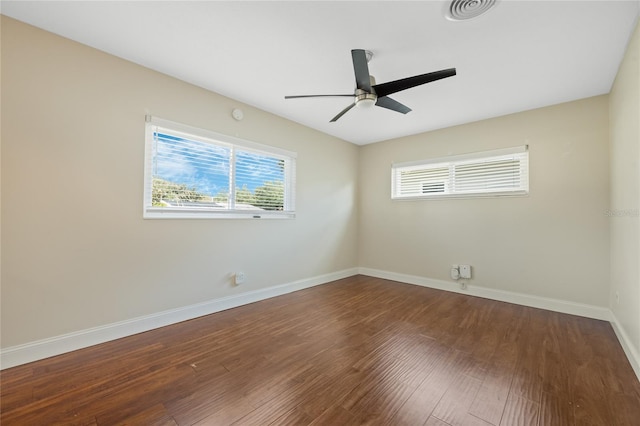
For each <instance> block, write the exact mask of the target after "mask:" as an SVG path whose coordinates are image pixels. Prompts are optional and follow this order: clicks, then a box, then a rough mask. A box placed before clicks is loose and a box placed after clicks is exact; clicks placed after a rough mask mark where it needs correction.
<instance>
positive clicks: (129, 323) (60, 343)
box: [0, 268, 358, 369]
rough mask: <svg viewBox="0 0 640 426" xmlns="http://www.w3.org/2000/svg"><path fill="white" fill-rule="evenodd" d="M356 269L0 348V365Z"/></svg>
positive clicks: (354, 271)
mask: <svg viewBox="0 0 640 426" xmlns="http://www.w3.org/2000/svg"><path fill="white" fill-rule="evenodd" d="M357 273H358V269H357V268H351V269H345V270H342V271H338V272H333V273H329V274H324V275H319V276H316V277H312V278H307V279H303V280H298V281H294V282H291V283H287V284H281V285H277V286H273V287H268V288H264V289H260V290H254V291H249V292H246V293H241V294H237V295H232V296H227V297H222V298H220V299H214V300H209V301H206V302H202V303H197V304H195V305H190V306H185V307H182V308H177V309H171V310H168V311H163V312H159V313H157V314H151V315H145V316H142V317H138V318H133V319H130V320H125V321H119V322H116V323H112V324H106V325H103V326H99V327H94V328H89V329H86V330H80V331H76V332H73V333H68V334H63V335H61V336H55V337H51V338H48V339H43V340H38V341H35V342H30V343H26V344H23V345H17V346H12V347H9V348H6V349H3V350H2V351H0V368H1V369H5V368H10V367H15V366H17V365H22V364H26V363H28V362H33V361H37V360H40V359H44V358H49V357H52V356H55V355H60V354H63V353H66V352H71V351H75V350H78V349H82V348H86V347H89V346H93V345H97V344H100V343H105V342H108V341H111V340H115V339H120V338H122V337H127V336H131V335H133V334H138V333H142V332H145V331H149V330H153V329H155V328H159V327H164V326H167V325H171V324H175V323H178V322H182V321H187V320H190V319H194V318H197V317H201V316H204V315H209V314H213V313H215V312H220V311H224V310H227V309H231V308H235V307H238V306H242V305H246V304H249V303H254V302H258V301H260V300H264V299H269V298H271V297H275V296H281V295H283V294H287V293H291V292H294V291H298V290H302V289H305V288H309V287H314V286H317V285H320V284H325V283H328V282H331V281H335V280H339V279H342V278H347V277H350V276H352V275H356V274H357Z"/></svg>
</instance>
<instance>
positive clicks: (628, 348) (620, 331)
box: [611, 313, 640, 380]
mask: <svg viewBox="0 0 640 426" xmlns="http://www.w3.org/2000/svg"><path fill="white" fill-rule="evenodd" d="M611 318H612V321H611V326H612V327H613V331H614V332H615V333H616V336H617V337H618V340H619V341H620V345H621V346H622V349H623V350H624V353H625V355H627V359H628V360H629V364H631V368H633V371H635V373H636V376H638V380H640V354H638V351H637V349H636V347H635V346H634V345H633V343H632V342H631V339H630V338H629V335H628V334H627V333H626V331H624V328H623V327H622V325H620V322H619V321H618V318H616V316H615V314H614V313H611Z"/></svg>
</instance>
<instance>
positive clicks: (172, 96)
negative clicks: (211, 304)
mask: <svg viewBox="0 0 640 426" xmlns="http://www.w3.org/2000/svg"><path fill="white" fill-rule="evenodd" d="M236 107H241V108H242V109H243V110H244V112H245V118H244V120H243V121H241V122H237V121H235V120H233V119H232V117H231V110H232V109H233V108H236ZM147 110H148V111H150V112H151V113H152V114H154V115H157V116H159V117H162V118H166V119H169V120H173V121H178V122H183V123H185V124H189V125H193V126H198V127H202V128H206V129H211V130H214V131H217V132H221V133H226V134H230V135H233V136H238V137H240V138H245V139H248V140H252V141H255V142H259V143H263V144H269V145H273V146H278V147H282V148H285V149H288V150H292V151H295V152H297V154H298V175H297V178H298V185H297V211H298V214H297V218H296V219H295V220H143V219H142V191H143V163H144V161H143V159H144V158H143V157H144V116H145V111H147ZM2 124H3V126H2V179H1V182H2V347H3V348H6V347H11V346H14V345H18V344H22V343H27V342H32V341H35V340H39V339H43V338H47V337H53V336H57V335H60V334H63V333H69V332H73V331H78V330H84V329H87V328H90V327H94V326H100V325H105V324H110V323H113V322H116V321H121V320H126V319H130V318H135V317H139V316H142V315H146V314H151V313H157V312H160V311H163V310H167V309H171V308H176V307H182V306H188V305H190V304H194V303H198V302H202V301H206V300H211V299H215V298H219V297H223V296H226V295H231V294H238V293H241V292H246V291H248V290H255V289H257V288H260V287H269V286H273V285H278V284H285V283H289V282H292V281H296V280H300V279H306V278H309V277H314V276H318V275H322V274H327V273H332V272H336V271H341V270H344V269H347V268H353V267H355V266H356V260H357V259H356V253H357V246H356V244H357V239H356V231H357V227H356V220H357V210H356V198H355V197H356V183H357V172H356V171H357V164H358V149H357V147H356V146H354V145H352V144H349V143H346V142H344V141H341V140H338V139H336V138H333V137H330V136H327V135H324V134H321V133H319V132H316V131H313V130H310V129H308V128H305V127H302V126H300V125H297V124H294V123H292V122H290V121H287V120H284V119H282V118H278V117H276V116H273V115H271V114H268V113H265V112H262V111H260V110H257V109H255V108H252V107H249V106H247V105H241V104H240V103H239V102H237V101H233V100H231V99H227V98H224V97H222V96H219V95H216V94H214V93H211V92H208V91H205V90H203V89H201V88H198V87H195V86H192V85H189V84H186V83H184V82H181V81H179V80H176V79H174V78H170V77H167V76H165V75H162V74H159V73H156V72H153V71H150V70H148V69H145V68H142V67H139V66H137V65H134V64H132V63H129V62H126V61H124V60H120V59H117V58H115V57H113V56H110V55H107V54H104V53H102V52H99V51H97V50H94V49H91V48H89V47H86V46H83V45H80V44H77V43H74V42H71V41H69V40H66V39H63V38H60V37H57V36H55V35H52V34H50V33H47V32H44V31H41V30H39V29H35V28H33V27H30V26H27V25H24V24H22V23H19V22H17V21H14V20H11V19H9V18H6V17H2ZM329 170H330V172H329ZM235 270H243V271H245V273H246V276H247V282H246V284H243V285H242V286H240V287H233V286H232V285H231V282H230V278H229V274H230V273H231V272H233V271H235Z"/></svg>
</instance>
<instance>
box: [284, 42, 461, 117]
mask: <svg viewBox="0 0 640 426" xmlns="http://www.w3.org/2000/svg"><path fill="white" fill-rule="evenodd" d="M372 56H373V54H372V53H371V52H368V51H365V50H363V49H353V50H352V51H351V58H352V59H353V71H354V72H355V75H356V89H355V93H353V94H347V95H293V96H285V97H284V98H285V99H294V98H319V97H335V96H340V97H353V98H355V99H354V101H353V103H352V104H351V105H349V106H348V107H346V108H345V109H343V110H342V111H340V112H339V113H338V115H336V116H335V117H333V118H332V119H331V122H334V121H338V119H339V118H340V117H342V116H343V115H344V114H346V113H347V111H349V110H350V109H351V108H353V107H354V106H356V105H358V107H370V106H372V105H374V104H375V105H377V106H379V107H382V108H387V109H390V110H393V111H397V112H400V113H402V114H406V113H408V112H409V111H411V108H409V107H407V106H405V105H403V104H401V103H400V102H398V101H396V100H393V99H391V98H390V97H389V96H388V95H391V94H393V93H396V92H400V91H402V90H406V89H410V88H412V87H416V86H420V85H421V84H425V83H431V82H432V81H436V80H440V79H442V78H447V77H453V76H454V75H456V69H455V68H448V69H446V70H440V71H434V72H430V73H427V74H420V75H415V76H413V77H407V78H402V79H400V80H394V81H390V82H388V83H381V84H376V81H375V79H374V78H373V76H372V75H370V74H369V66H368V65H367V63H368V62H369V60H370V59H371V57H372Z"/></svg>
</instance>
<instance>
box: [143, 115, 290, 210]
mask: <svg viewBox="0 0 640 426" xmlns="http://www.w3.org/2000/svg"><path fill="white" fill-rule="evenodd" d="M157 129H162V130H164V131H166V132H168V133H169V134H170V135H174V136H180V137H184V138H185V139H190V140H194V141H198V142H205V143H210V144H213V145H216V146H220V147H225V148H228V149H231V151H232V154H231V161H232V164H231V166H230V169H231V170H230V172H229V174H230V175H231V176H230V188H229V201H228V202H229V206H228V208H224V209H223V208H206V207H200V206H198V207H175V206H171V207H154V206H153V205H152V196H153V165H154V155H155V153H154V133H155V131H156V130H157ZM236 150H240V151H243V152H250V153H254V154H259V155H264V156H269V157H273V158H277V159H280V160H284V176H285V177H284V208H283V210H242V209H236V208H235V200H234V199H235V196H234V195H235V194H234V192H235V177H234V176H233V174H234V169H235V167H234V164H233V162H234V159H235V155H234V154H235V151H236ZM296 157H297V154H296V153H295V152H292V151H288V150H285V149H281V148H277V147H273V146H268V145H263V144H259V143H256V142H251V141H247V140H244V139H240V138H236V137H233V136H228V135H224V134H221V133H217V132H213V131H211V130H206V129H200V128H197V127H193V126H189V125H186V124H181V123H176V122H173V121H170V120H165V119H162V118H158V117H154V116H149V115H148V116H146V118H145V166H144V202H143V218H145V219H292V218H295V215H296V213H295V189H296Z"/></svg>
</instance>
